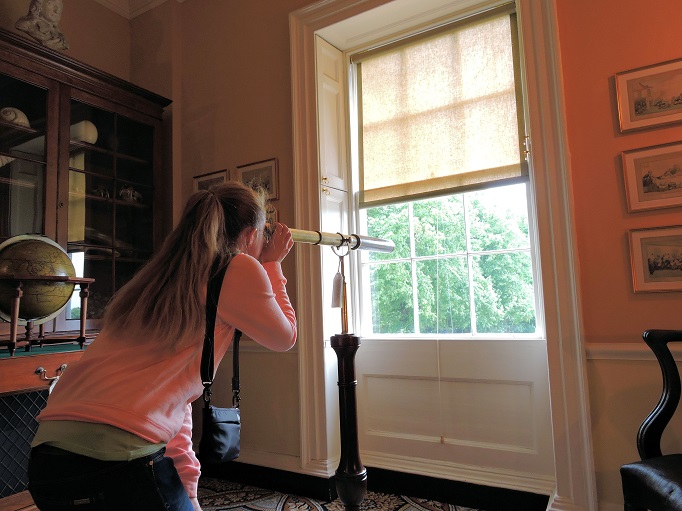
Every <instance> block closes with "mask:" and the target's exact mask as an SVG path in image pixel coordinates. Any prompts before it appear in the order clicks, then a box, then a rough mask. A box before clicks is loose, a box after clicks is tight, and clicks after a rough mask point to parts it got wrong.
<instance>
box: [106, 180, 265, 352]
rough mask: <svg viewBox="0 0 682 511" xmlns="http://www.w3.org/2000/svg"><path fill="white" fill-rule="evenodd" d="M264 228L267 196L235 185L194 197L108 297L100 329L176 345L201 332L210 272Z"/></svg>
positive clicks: (196, 194)
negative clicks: (244, 237)
mask: <svg viewBox="0 0 682 511" xmlns="http://www.w3.org/2000/svg"><path fill="white" fill-rule="evenodd" d="M264 223H265V195H264V194H263V193H259V192H256V191H254V190H252V189H251V188H249V187H247V186H244V185H243V184H241V183H238V182H235V181H228V182H227V183H224V184H221V185H218V186H215V187H213V188H211V189H210V190H208V191H207V190H200V191H198V192H196V193H194V194H193V195H192V196H191V197H190V198H189V200H188V201H187V204H186V205H185V210H184V212H183V214H182V217H181V219H180V222H179V224H178V226H177V227H176V228H175V229H174V230H173V231H172V232H171V233H170V234H169V235H168V237H167V238H166V240H165V241H164V243H163V245H162V247H161V249H160V250H159V251H158V252H157V253H156V254H155V255H154V256H153V257H152V258H151V259H150V260H149V262H147V264H146V265H145V266H143V267H142V269H140V271H139V272H138V273H137V274H136V275H135V276H134V277H133V278H132V279H131V280H130V281H129V282H128V283H127V284H126V285H125V286H123V287H122V288H121V289H120V290H119V291H118V292H117V293H116V294H115V295H114V297H113V298H112V300H111V302H110V303H109V305H108V306H107V309H106V311H105V313H104V318H103V326H102V329H103V330H104V329H109V328H111V329H114V328H118V329H123V330H134V331H137V332H140V334H143V335H147V336H151V337H153V338H158V339H163V340H167V341H168V343H169V344H170V345H176V344H177V342H179V341H181V340H182V339H184V338H185V337H186V336H188V335H192V334H196V333H197V332H203V330H204V321H205V307H204V301H205V296H202V295H203V293H204V289H205V286H206V283H207V282H208V279H209V278H210V277H211V275H210V273H211V268H212V267H213V264H214V262H216V261H218V264H217V266H216V267H217V268H222V267H224V266H225V265H226V264H228V263H229V261H230V259H231V258H232V257H233V256H234V255H235V254H237V253H238V252H239V249H238V247H237V242H238V239H239V235H240V234H241V233H242V232H243V230H244V229H245V228H247V227H253V228H256V229H259V228H262V227H263V225H264Z"/></svg>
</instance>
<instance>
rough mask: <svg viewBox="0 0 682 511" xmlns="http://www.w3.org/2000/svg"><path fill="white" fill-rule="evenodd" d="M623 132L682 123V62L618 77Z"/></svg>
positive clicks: (618, 97) (674, 61) (619, 112)
mask: <svg viewBox="0 0 682 511" xmlns="http://www.w3.org/2000/svg"><path fill="white" fill-rule="evenodd" d="M616 96H617V101H618V118H619V120H620V131H621V132H623V131H629V130H636V129H642V128H650V127H653V126H661V125H663V124H670V123H676V122H681V121H682V59H678V60H671V61H668V62H663V63H661V64H655V65H652V66H647V67H641V68H639V69H633V70H631V71H624V72H622V73H617V74H616Z"/></svg>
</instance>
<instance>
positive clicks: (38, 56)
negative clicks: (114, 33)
mask: <svg viewBox="0 0 682 511" xmlns="http://www.w3.org/2000/svg"><path fill="white" fill-rule="evenodd" d="M169 103H170V101H169V100H167V99H165V98H163V97H161V96H158V95H156V94H153V93H151V92H148V91H145V90H143V89H141V88H139V87H136V86H134V85H132V84H130V83H128V82H125V81H123V80H121V79H118V78H116V77H114V76H111V75H107V74H105V73H102V72H99V71H97V70H95V69H93V68H91V67H89V66H87V65H85V64H83V63H80V62H78V61H75V60H73V59H70V58H69V57H67V56H65V55H64V54H62V53H59V52H56V51H53V50H49V49H46V48H43V47H42V46H39V45H36V44H34V43H32V42H31V41H28V40H26V39H24V38H22V37H18V36H16V35H14V34H12V33H9V32H4V31H0V108H1V109H2V110H1V114H2V115H1V116H0V243H2V242H3V241H5V240H6V239H8V238H10V237H12V236H16V235H19V234H26V233H33V234H35V233H38V234H44V235H46V236H48V237H50V238H51V239H54V240H55V241H57V243H59V244H60V245H61V246H62V247H64V248H65V249H66V250H67V252H68V253H69V255H70V257H71V259H72V261H73V263H74V266H75V267H76V271H77V272H78V275H79V276H85V277H91V278H94V279H95V283H94V284H93V285H92V286H91V293H90V298H89V303H88V319H93V320H96V319H97V318H99V317H101V314H102V312H103V310H104V306H105V305H106V303H107V302H108V300H109V299H110V298H111V296H112V294H113V293H114V292H115V291H116V290H117V289H118V288H120V287H121V286H122V285H123V284H124V283H125V282H127V281H128V280H129V279H130V278H131V276H132V275H133V274H134V273H135V272H136V271H137V270H138V269H139V267H140V266H141V265H142V264H143V263H144V262H145V261H146V260H147V259H148V258H149V256H150V255H151V253H152V251H153V249H154V247H155V246H157V245H158V243H160V241H161V240H162V238H163V236H164V234H165V233H163V232H162V229H163V225H165V224H166V223H170V222H164V210H166V209H169V208H166V207H165V206H166V205H167V204H168V202H169V200H170V199H169V198H167V197H166V196H165V195H167V192H168V188H167V187H164V186H161V185H160V184H161V183H163V182H168V181H169V179H167V178H165V177H164V175H163V167H162V164H161V154H162V139H161V133H162V130H161V116H162V113H163V109H164V107H166V106H167V105H168V104H169ZM78 317H79V308H78V291H77V290H76V291H75V293H74V298H73V300H71V302H69V304H68V305H67V308H66V311H65V314H63V315H62V316H61V317H60V320H59V321H58V324H57V330H76V329H77V328H78V322H77V319H78ZM93 325H94V326H96V321H95V322H93V323H91V322H88V327H89V328H91V327H92V326H93Z"/></svg>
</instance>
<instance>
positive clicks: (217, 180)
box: [193, 169, 228, 192]
mask: <svg viewBox="0 0 682 511" xmlns="http://www.w3.org/2000/svg"><path fill="white" fill-rule="evenodd" d="M193 179H194V186H193V189H194V191H195V192H198V191H199V190H208V189H210V188H211V187H212V186H215V185H219V184H221V183H225V182H226V181H227V180H228V175H227V169H222V170H218V171H215V172H209V173H207V174H201V175H199V176H194V178H193Z"/></svg>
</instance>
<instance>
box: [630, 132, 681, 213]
mask: <svg viewBox="0 0 682 511" xmlns="http://www.w3.org/2000/svg"><path fill="white" fill-rule="evenodd" d="M622 159H623V174H624V177H625V192H626V194H627V202H628V211H630V212H635V211H643V210H647V209H659V208H673V207H676V206H682V142H675V143H672V144H663V145H657V146H651V147H645V148H643V149H636V150H632V151H625V152H623V153H622Z"/></svg>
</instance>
